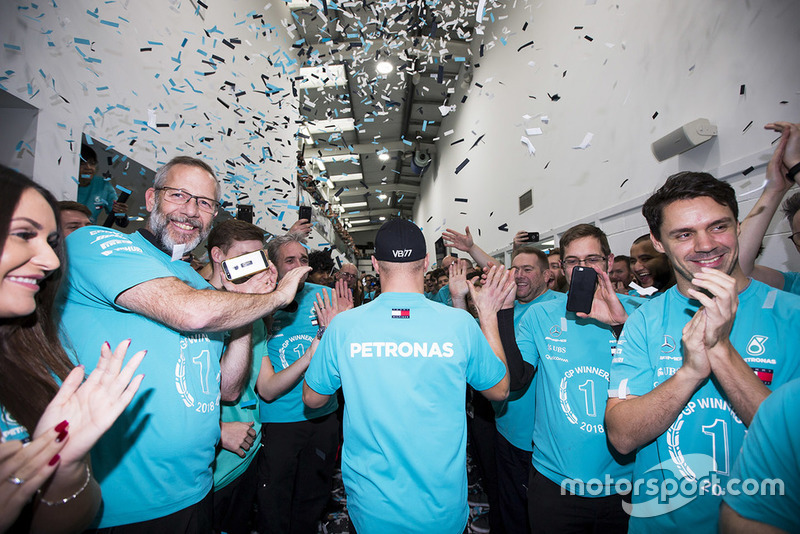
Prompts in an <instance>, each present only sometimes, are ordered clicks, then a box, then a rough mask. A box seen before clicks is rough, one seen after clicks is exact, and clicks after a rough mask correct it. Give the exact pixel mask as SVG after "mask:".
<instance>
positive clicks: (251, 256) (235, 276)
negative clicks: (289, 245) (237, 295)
mask: <svg viewBox="0 0 800 534" xmlns="http://www.w3.org/2000/svg"><path fill="white" fill-rule="evenodd" d="M267 269H269V260H267V255H266V254H264V251H263V250H256V251H255V252H248V253H247V254H242V255H241V256H236V257H235V258H229V259H227V260H225V261H223V262H222V272H223V273H224V274H225V278H227V279H228V280H231V281H233V280H239V279H240V278H245V277H248V276H253V275H254V274H257V273H260V272H261V271H266V270H267Z"/></svg>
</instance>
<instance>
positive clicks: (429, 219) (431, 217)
mask: <svg viewBox="0 0 800 534" xmlns="http://www.w3.org/2000/svg"><path fill="white" fill-rule="evenodd" d="M431 219H433V215H431V216H430V217H428V220H427V221H425V222H426V223H429V222H431Z"/></svg>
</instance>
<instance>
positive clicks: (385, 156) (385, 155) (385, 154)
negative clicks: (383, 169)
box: [378, 152, 391, 161]
mask: <svg viewBox="0 0 800 534" xmlns="http://www.w3.org/2000/svg"><path fill="white" fill-rule="evenodd" d="M389 158H391V156H390V155H389V153H388V152H383V153H382V154H378V159H379V160H381V161H388V160H389Z"/></svg>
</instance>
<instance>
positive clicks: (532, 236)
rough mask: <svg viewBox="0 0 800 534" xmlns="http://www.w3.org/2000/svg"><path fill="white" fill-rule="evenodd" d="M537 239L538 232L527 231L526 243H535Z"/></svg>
mask: <svg viewBox="0 0 800 534" xmlns="http://www.w3.org/2000/svg"><path fill="white" fill-rule="evenodd" d="M537 241H539V232H528V240H527V242H528V243H536V242H537Z"/></svg>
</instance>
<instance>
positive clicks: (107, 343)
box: [103, 341, 111, 349]
mask: <svg viewBox="0 0 800 534" xmlns="http://www.w3.org/2000/svg"><path fill="white" fill-rule="evenodd" d="M103 345H105V346H106V348H109V349H110V348H111V344H110V343H109V342H108V341H106V342H105V343H103Z"/></svg>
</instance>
